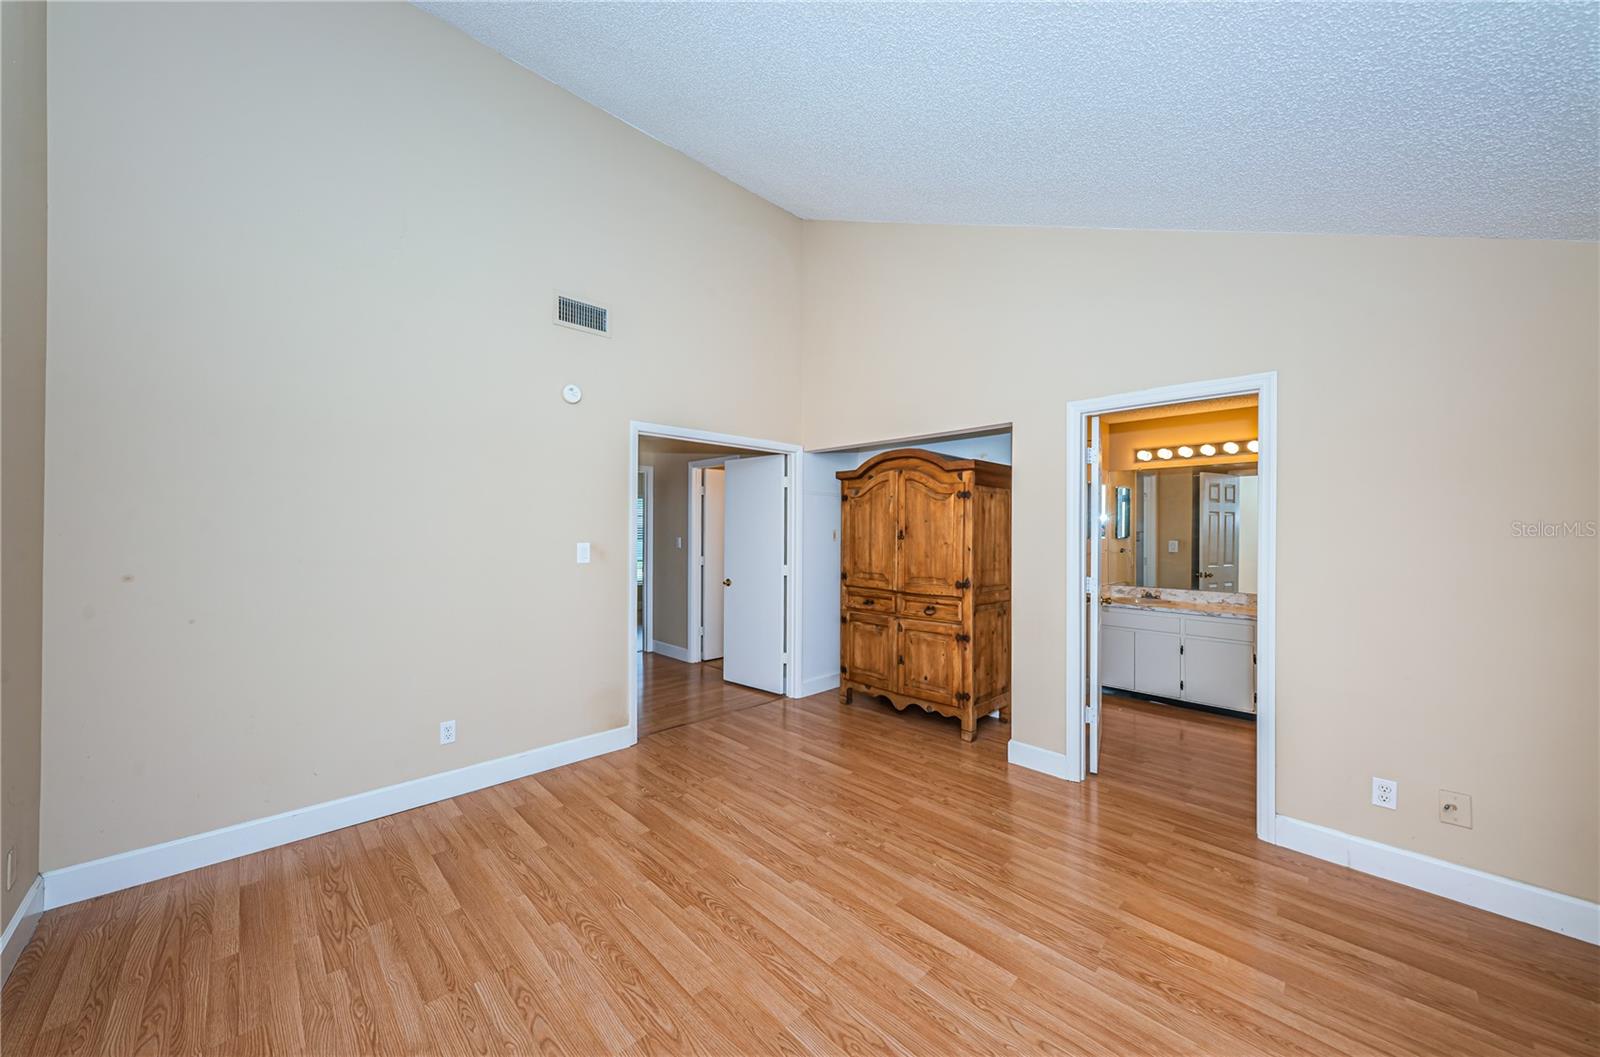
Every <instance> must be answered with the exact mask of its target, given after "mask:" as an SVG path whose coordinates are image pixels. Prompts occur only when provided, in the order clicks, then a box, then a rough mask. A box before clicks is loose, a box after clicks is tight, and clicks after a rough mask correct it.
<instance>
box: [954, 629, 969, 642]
mask: <svg viewBox="0 0 1600 1057" xmlns="http://www.w3.org/2000/svg"><path fill="white" fill-rule="evenodd" d="M956 641H957V642H971V641H972V636H971V635H968V634H967V633H966V632H965V631H958V632H956Z"/></svg>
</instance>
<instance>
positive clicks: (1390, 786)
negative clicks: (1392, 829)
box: [1372, 778, 1400, 811]
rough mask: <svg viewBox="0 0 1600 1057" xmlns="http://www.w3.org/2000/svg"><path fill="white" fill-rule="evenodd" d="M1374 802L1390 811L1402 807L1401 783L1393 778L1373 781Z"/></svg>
mask: <svg viewBox="0 0 1600 1057" xmlns="http://www.w3.org/2000/svg"><path fill="white" fill-rule="evenodd" d="M1372 802H1373V803H1374V804H1376V805H1378V806H1379V807H1386V808H1388V809H1389V810H1390V811H1393V810H1394V809H1395V808H1397V807H1399V806H1400V783H1399V782H1396V781H1395V780H1394V779H1392V778H1374V779H1373V780H1372Z"/></svg>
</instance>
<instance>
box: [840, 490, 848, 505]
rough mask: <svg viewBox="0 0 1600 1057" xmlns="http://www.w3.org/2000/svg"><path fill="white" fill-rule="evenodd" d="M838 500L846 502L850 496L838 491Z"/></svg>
mask: <svg viewBox="0 0 1600 1057" xmlns="http://www.w3.org/2000/svg"><path fill="white" fill-rule="evenodd" d="M839 502H841V503H848V502H850V497H849V496H847V495H845V494H844V493H843V492H840V493H839Z"/></svg>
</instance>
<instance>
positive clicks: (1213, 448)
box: [1133, 440, 1261, 462]
mask: <svg viewBox="0 0 1600 1057" xmlns="http://www.w3.org/2000/svg"><path fill="white" fill-rule="evenodd" d="M1218 447H1221V449H1222V451H1223V453H1224V454H1227V455H1237V454H1239V450H1240V449H1241V448H1247V449H1249V451H1250V453H1251V454H1252V455H1254V454H1256V453H1258V452H1260V451H1261V442H1260V441H1259V440H1247V441H1243V442H1240V441H1237V440H1225V441H1223V442H1222V443H1221V444H1220V445H1217V444H1202V445H1200V447H1199V448H1198V449H1196V448H1192V447H1190V446H1189V445H1187V444H1180V445H1179V446H1178V450H1177V451H1176V452H1174V451H1173V450H1172V449H1171V448H1157V449H1155V450H1154V451H1152V450H1150V449H1149V448H1140V449H1139V450H1138V451H1136V452H1134V453H1133V457H1134V458H1135V459H1137V460H1139V461H1140V462H1149V461H1150V460H1151V459H1160V460H1161V461H1163V462H1165V461H1166V460H1168V459H1170V458H1172V457H1173V456H1174V455H1176V456H1177V457H1178V458H1180V459H1192V458H1194V457H1195V455H1196V453H1198V454H1200V455H1202V456H1204V457H1206V458H1208V459H1209V458H1210V457H1211V456H1213V455H1215V454H1216V453H1217V448H1218Z"/></svg>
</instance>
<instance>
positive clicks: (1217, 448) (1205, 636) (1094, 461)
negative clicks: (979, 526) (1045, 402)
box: [1064, 374, 1277, 841]
mask: <svg viewBox="0 0 1600 1057" xmlns="http://www.w3.org/2000/svg"><path fill="white" fill-rule="evenodd" d="M1276 413H1277V406H1276V376H1275V375H1273V374H1264V375H1253V376H1248V377H1244V378H1233V379H1223V380H1220V381H1216V382H1207V383H1195V384H1191V385H1182V386H1172V387H1168V388H1164V389H1157V390H1147V391H1144V392H1138V393H1125V394H1120V395H1117V396H1111V397H1105V398H1100V399H1095V400H1085V401H1077V402H1074V403H1072V404H1071V405H1069V410H1068V415H1069V423H1070V428H1071V429H1072V432H1071V434H1070V435H1069V436H1070V438H1071V440H1070V451H1069V472H1070V476H1071V482H1070V488H1069V491H1068V505H1069V508H1070V509H1069V516H1070V520H1069V524H1071V525H1074V526H1077V529H1076V531H1077V533H1078V535H1077V538H1076V540H1075V541H1074V543H1073V545H1072V546H1070V547H1069V549H1068V567H1069V580H1068V583H1069V584H1070V585H1072V587H1071V591H1072V596H1073V597H1074V598H1075V599H1077V601H1076V602H1075V603H1074V604H1073V605H1070V606H1069V607H1068V643H1067V653H1068V676H1069V683H1068V700H1067V713H1068V716H1067V718H1068V730H1069V732H1073V733H1069V737H1068V743H1067V754H1066V756H1067V761H1066V771H1067V773H1066V774H1065V775H1064V777H1067V778H1070V779H1074V780H1078V781H1084V780H1092V779H1093V776H1095V775H1097V774H1098V773H1100V771H1101V769H1102V749H1103V745H1102V738H1103V736H1104V733H1105V727H1106V724H1107V722H1108V720H1110V719H1111V718H1113V717H1117V718H1118V719H1119V721H1124V722H1126V723H1128V724H1130V725H1131V724H1136V723H1145V724H1151V723H1161V722H1165V723H1168V724H1170V723H1171V722H1172V721H1173V718H1174V717H1176V716H1179V715H1180V714H1181V715H1185V716H1186V717H1189V718H1192V717H1196V716H1201V715H1206V716H1209V717H1215V718H1214V719H1210V718H1208V719H1206V720H1204V721H1202V720H1200V719H1195V720H1194V722H1195V723H1196V724H1198V725H1197V726H1196V728H1195V729H1196V730H1197V731H1198V730H1200V729H1201V728H1202V727H1203V728H1204V729H1206V730H1208V731H1211V732H1213V733H1215V734H1216V737H1217V738H1218V739H1219V745H1225V746H1226V747H1225V749H1223V750H1219V751H1222V752H1223V755H1224V756H1225V757H1226V758H1227V759H1229V760H1231V762H1232V766H1233V767H1234V770H1235V772H1236V773H1243V774H1244V777H1246V778H1248V777H1249V775H1248V770H1249V769H1250V768H1251V763H1252V761H1251V759H1250V756H1251V755H1252V752H1253V757H1254V759H1253V770H1254V787H1255V805H1254V814H1255V823H1256V832H1257V835H1258V836H1259V837H1260V838H1261V839H1263V840H1268V841H1271V840H1272V839H1273V836H1274V834H1273V830H1274V826H1275V818H1276V814H1275V798H1274V776H1275V763H1276V759H1275V742H1274V737H1273V731H1274V724H1273V719H1274V704H1275V700H1274V698H1275V695H1274V671H1275V668H1274V663H1273V662H1274V651H1275V646H1276V642H1275V634H1274V626H1273V621H1274V619H1275V613H1276V597H1275V563H1274V550H1275V549H1274V544H1275V537H1274V532H1275V523H1276V447H1275V445H1276V424H1277V423H1276ZM1247 588H1248V590H1247ZM1174 710H1182V712H1181V713H1180V712H1178V711H1174ZM1230 730H1231V731H1233V733H1229V731H1230ZM1250 734H1253V739H1251V740H1252V741H1253V744H1251V743H1249V742H1246V741H1244V740H1242V739H1244V738H1247V737H1249V735H1250ZM1229 739H1231V741H1230V740H1229ZM1241 769H1243V770H1242V771H1241ZM1234 788H1237V785H1235V786H1234Z"/></svg>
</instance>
